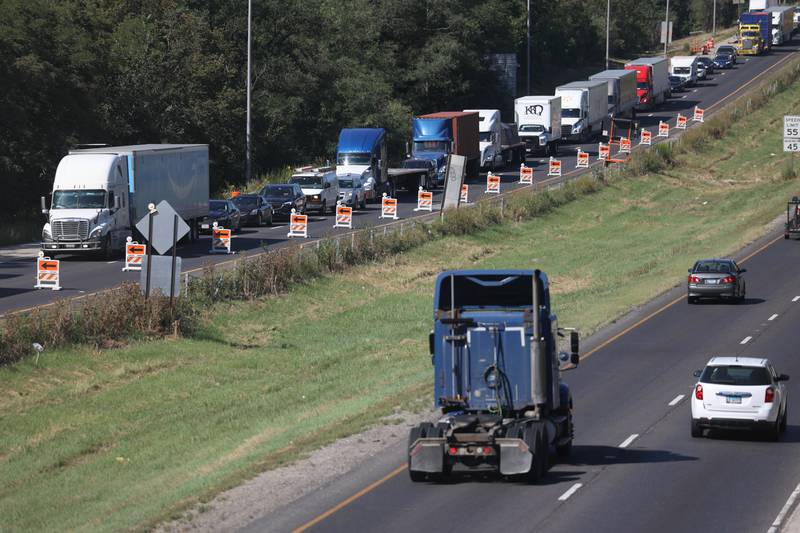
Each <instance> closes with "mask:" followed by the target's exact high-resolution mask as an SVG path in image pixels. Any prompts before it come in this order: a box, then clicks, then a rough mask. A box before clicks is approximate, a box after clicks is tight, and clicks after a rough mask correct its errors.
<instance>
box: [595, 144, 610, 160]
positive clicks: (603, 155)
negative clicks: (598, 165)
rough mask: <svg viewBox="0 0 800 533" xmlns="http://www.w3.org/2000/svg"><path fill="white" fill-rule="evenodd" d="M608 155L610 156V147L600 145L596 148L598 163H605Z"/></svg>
mask: <svg viewBox="0 0 800 533" xmlns="http://www.w3.org/2000/svg"><path fill="white" fill-rule="evenodd" d="M609 155H611V146H609V145H607V144H603V143H600V144H599V146H598V148H597V159H598V160H599V161H605V160H606V159H608V156H609Z"/></svg>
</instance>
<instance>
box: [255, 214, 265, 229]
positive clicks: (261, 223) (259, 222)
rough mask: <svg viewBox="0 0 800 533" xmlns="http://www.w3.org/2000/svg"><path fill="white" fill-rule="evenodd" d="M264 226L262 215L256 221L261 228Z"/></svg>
mask: <svg viewBox="0 0 800 533" xmlns="http://www.w3.org/2000/svg"><path fill="white" fill-rule="evenodd" d="M263 225H264V219H263V218H261V213H259V214H258V218H257V219H256V226H258V227H259V228H260V227H261V226H263Z"/></svg>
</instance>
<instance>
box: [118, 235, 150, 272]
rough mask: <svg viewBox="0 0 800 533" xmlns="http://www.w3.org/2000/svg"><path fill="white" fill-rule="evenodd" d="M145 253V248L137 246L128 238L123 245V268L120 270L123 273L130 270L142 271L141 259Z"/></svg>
mask: <svg viewBox="0 0 800 533" xmlns="http://www.w3.org/2000/svg"><path fill="white" fill-rule="evenodd" d="M146 253H147V246H145V245H144V244H139V243H138V242H136V241H134V240H133V239H132V238H131V237H128V239H127V242H126V243H125V266H124V267H123V268H122V271H123V272H130V271H132V270H141V269H142V259H144V256H145V254H146Z"/></svg>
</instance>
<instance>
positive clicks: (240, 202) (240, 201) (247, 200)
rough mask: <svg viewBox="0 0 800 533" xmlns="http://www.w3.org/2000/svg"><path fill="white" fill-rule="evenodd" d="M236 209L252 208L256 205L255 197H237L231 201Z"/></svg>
mask: <svg viewBox="0 0 800 533" xmlns="http://www.w3.org/2000/svg"><path fill="white" fill-rule="evenodd" d="M233 203H234V204H236V207H246V208H253V207H256V206H257V205H258V199H257V198H256V197H255V196H237V197H236V198H234V199H233Z"/></svg>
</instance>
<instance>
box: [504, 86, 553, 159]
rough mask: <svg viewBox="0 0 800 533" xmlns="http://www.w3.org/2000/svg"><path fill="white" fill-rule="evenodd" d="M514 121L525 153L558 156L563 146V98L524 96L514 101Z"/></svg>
mask: <svg viewBox="0 0 800 533" xmlns="http://www.w3.org/2000/svg"><path fill="white" fill-rule="evenodd" d="M514 120H515V121H516V123H517V132H518V134H519V138H520V140H521V141H522V142H523V143H524V144H525V151H526V152H528V153H531V154H535V155H537V154H539V153H544V155H548V156H556V155H558V146H559V144H561V97H560V96H522V97H520V98H517V99H516V100H514Z"/></svg>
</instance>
